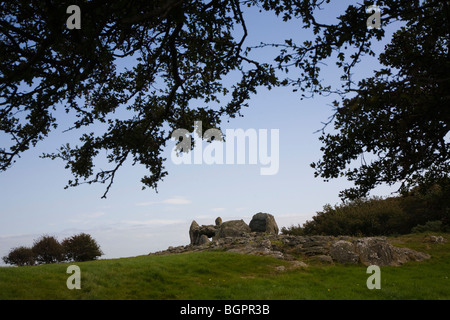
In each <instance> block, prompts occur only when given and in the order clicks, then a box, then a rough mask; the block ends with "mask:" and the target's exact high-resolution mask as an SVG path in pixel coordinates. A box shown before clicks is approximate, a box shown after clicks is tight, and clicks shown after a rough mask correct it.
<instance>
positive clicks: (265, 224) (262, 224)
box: [249, 212, 279, 234]
mask: <svg viewBox="0 0 450 320" xmlns="http://www.w3.org/2000/svg"><path fill="white" fill-rule="evenodd" d="M249 227H250V229H251V230H252V232H268V233H273V234H278V232H279V230H278V225H277V223H276V221H275V218H274V217H273V215H271V214H269V213H263V212H259V213H257V214H255V215H254V216H253V218H252V221H250V224H249Z"/></svg>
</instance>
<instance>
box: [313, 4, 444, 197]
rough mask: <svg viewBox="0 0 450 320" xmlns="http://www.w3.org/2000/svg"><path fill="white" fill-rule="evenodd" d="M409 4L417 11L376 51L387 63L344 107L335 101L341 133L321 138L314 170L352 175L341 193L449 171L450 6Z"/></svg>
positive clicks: (356, 193) (406, 185)
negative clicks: (320, 156) (320, 154)
mask: <svg viewBox="0 0 450 320" xmlns="http://www.w3.org/2000/svg"><path fill="white" fill-rule="evenodd" d="M400 2H401V1H400ZM411 4H414V5H415V9H414V13H415V15H413V16H411V17H409V16H408V19H407V20H406V21H407V24H406V26H404V27H402V28H401V29H400V30H398V31H397V32H396V33H395V34H394V36H393V38H392V41H391V43H390V44H388V45H387V46H386V48H385V52H384V53H383V54H381V55H380V57H379V61H380V62H381V64H382V65H383V66H385V67H384V68H382V69H381V70H378V71H375V74H374V76H373V77H370V78H368V79H364V80H362V81H360V82H359V83H358V85H357V87H356V88H355V89H352V91H353V92H355V93H356V94H355V95H354V96H353V97H351V98H346V99H344V100H343V102H342V106H338V103H337V102H336V106H337V107H336V113H335V114H334V120H335V121H334V129H335V130H336V131H335V132H333V133H329V134H325V133H324V134H323V135H322V137H321V138H320V139H321V140H322V141H323V143H324V147H323V148H322V151H323V160H321V161H319V162H317V163H315V164H313V167H314V168H316V175H317V176H321V177H323V178H326V179H329V178H337V177H338V176H340V175H344V176H345V177H346V178H347V179H348V180H350V181H354V183H355V188H350V189H348V190H344V191H343V192H342V196H343V197H344V198H349V199H355V198H358V197H362V196H365V195H367V194H368V192H369V191H370V190H371V189H373V188H374V187H375V186H377V185H379V184H381V183H387V184H390V185H393V184H395V183H397V182H401V183H402V184H401V188H400V189H401V191H407V190H410V189H411V187H413V186H417V185H424V184H430V183H435V182H440V181H443V180H444V179H445V178H446V177H449V174H450V139H449V136H448V132H449V130H450V76H449V75H450V52H449V44H450V39H449V36H450V20H449V17H450V16H449V13H450V12H449V8H450V6H449V3H448V1H425V2H424V4H423V5H422V6H420V5H419V3H418V2H415V1H411ZM386 11H387V12H388V10H386ZM358 158H359V159H360V163H361V164H360V165H359V167H356V168H355V165H354V162H353V161H354V160H356V159H358ZM366 158H367V161H366ZM448 196H450V195H448Z"/></svg>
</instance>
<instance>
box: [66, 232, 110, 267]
mask: <svg viewBox="0 0 450 320" xmlns="http://www.w3.org/2000/svg"><path fill="white" fill-rule="evenodd" d="M62 246H63V248H64V253H65V255H66V258H67V259H68V260H73V261H88V260H95V259H97V258H98V257H100V256H101V255H103V252H102V251H101V250H100V246H99V245H98V244H97V242H96V241H95V239H93V238H92V237H91V236H90V235H89V234H86V233H80V234H78V235H74V236H72V237H70V238H66V239H64V240H63V241H62Z"/></svg>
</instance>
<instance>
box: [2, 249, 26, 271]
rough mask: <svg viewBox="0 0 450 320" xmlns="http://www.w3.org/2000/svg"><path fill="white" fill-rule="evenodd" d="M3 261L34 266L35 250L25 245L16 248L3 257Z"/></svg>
mask: <svg viewBox="0 0 450 320" xmlns="http://www.w3.org/2000/svg"><path fill="white" fill-rule="evenodd" d="M3 261H4V262H5V263H7V264H11V265H17V266H32V265H34V254H33V250H31V248H28V247H24V246H21V247H17V248H14V249H12V250H11V251H10V252H9V254H8V255H7V256H4V257H3Z"/></svg>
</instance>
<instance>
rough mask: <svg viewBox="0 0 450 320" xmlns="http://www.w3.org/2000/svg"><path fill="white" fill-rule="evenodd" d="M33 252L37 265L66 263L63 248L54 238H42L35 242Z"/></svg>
mask: <svg viewBox="0 0 450 320" xmlns="http://www.w3.org/2000/svg"><path fill="white" fill-rule="evenodd" d="M32 250H33V253H34V256H35V259H36V262H37V263H55V262H61V261H64V250H63V247H62V245H61V244H60V243H59V241H58V240H57V239H56V238H55V237H53V236H42V237H40V238H39V239H37V240H35V241H34V244H33V247H32Z"/></svg>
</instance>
